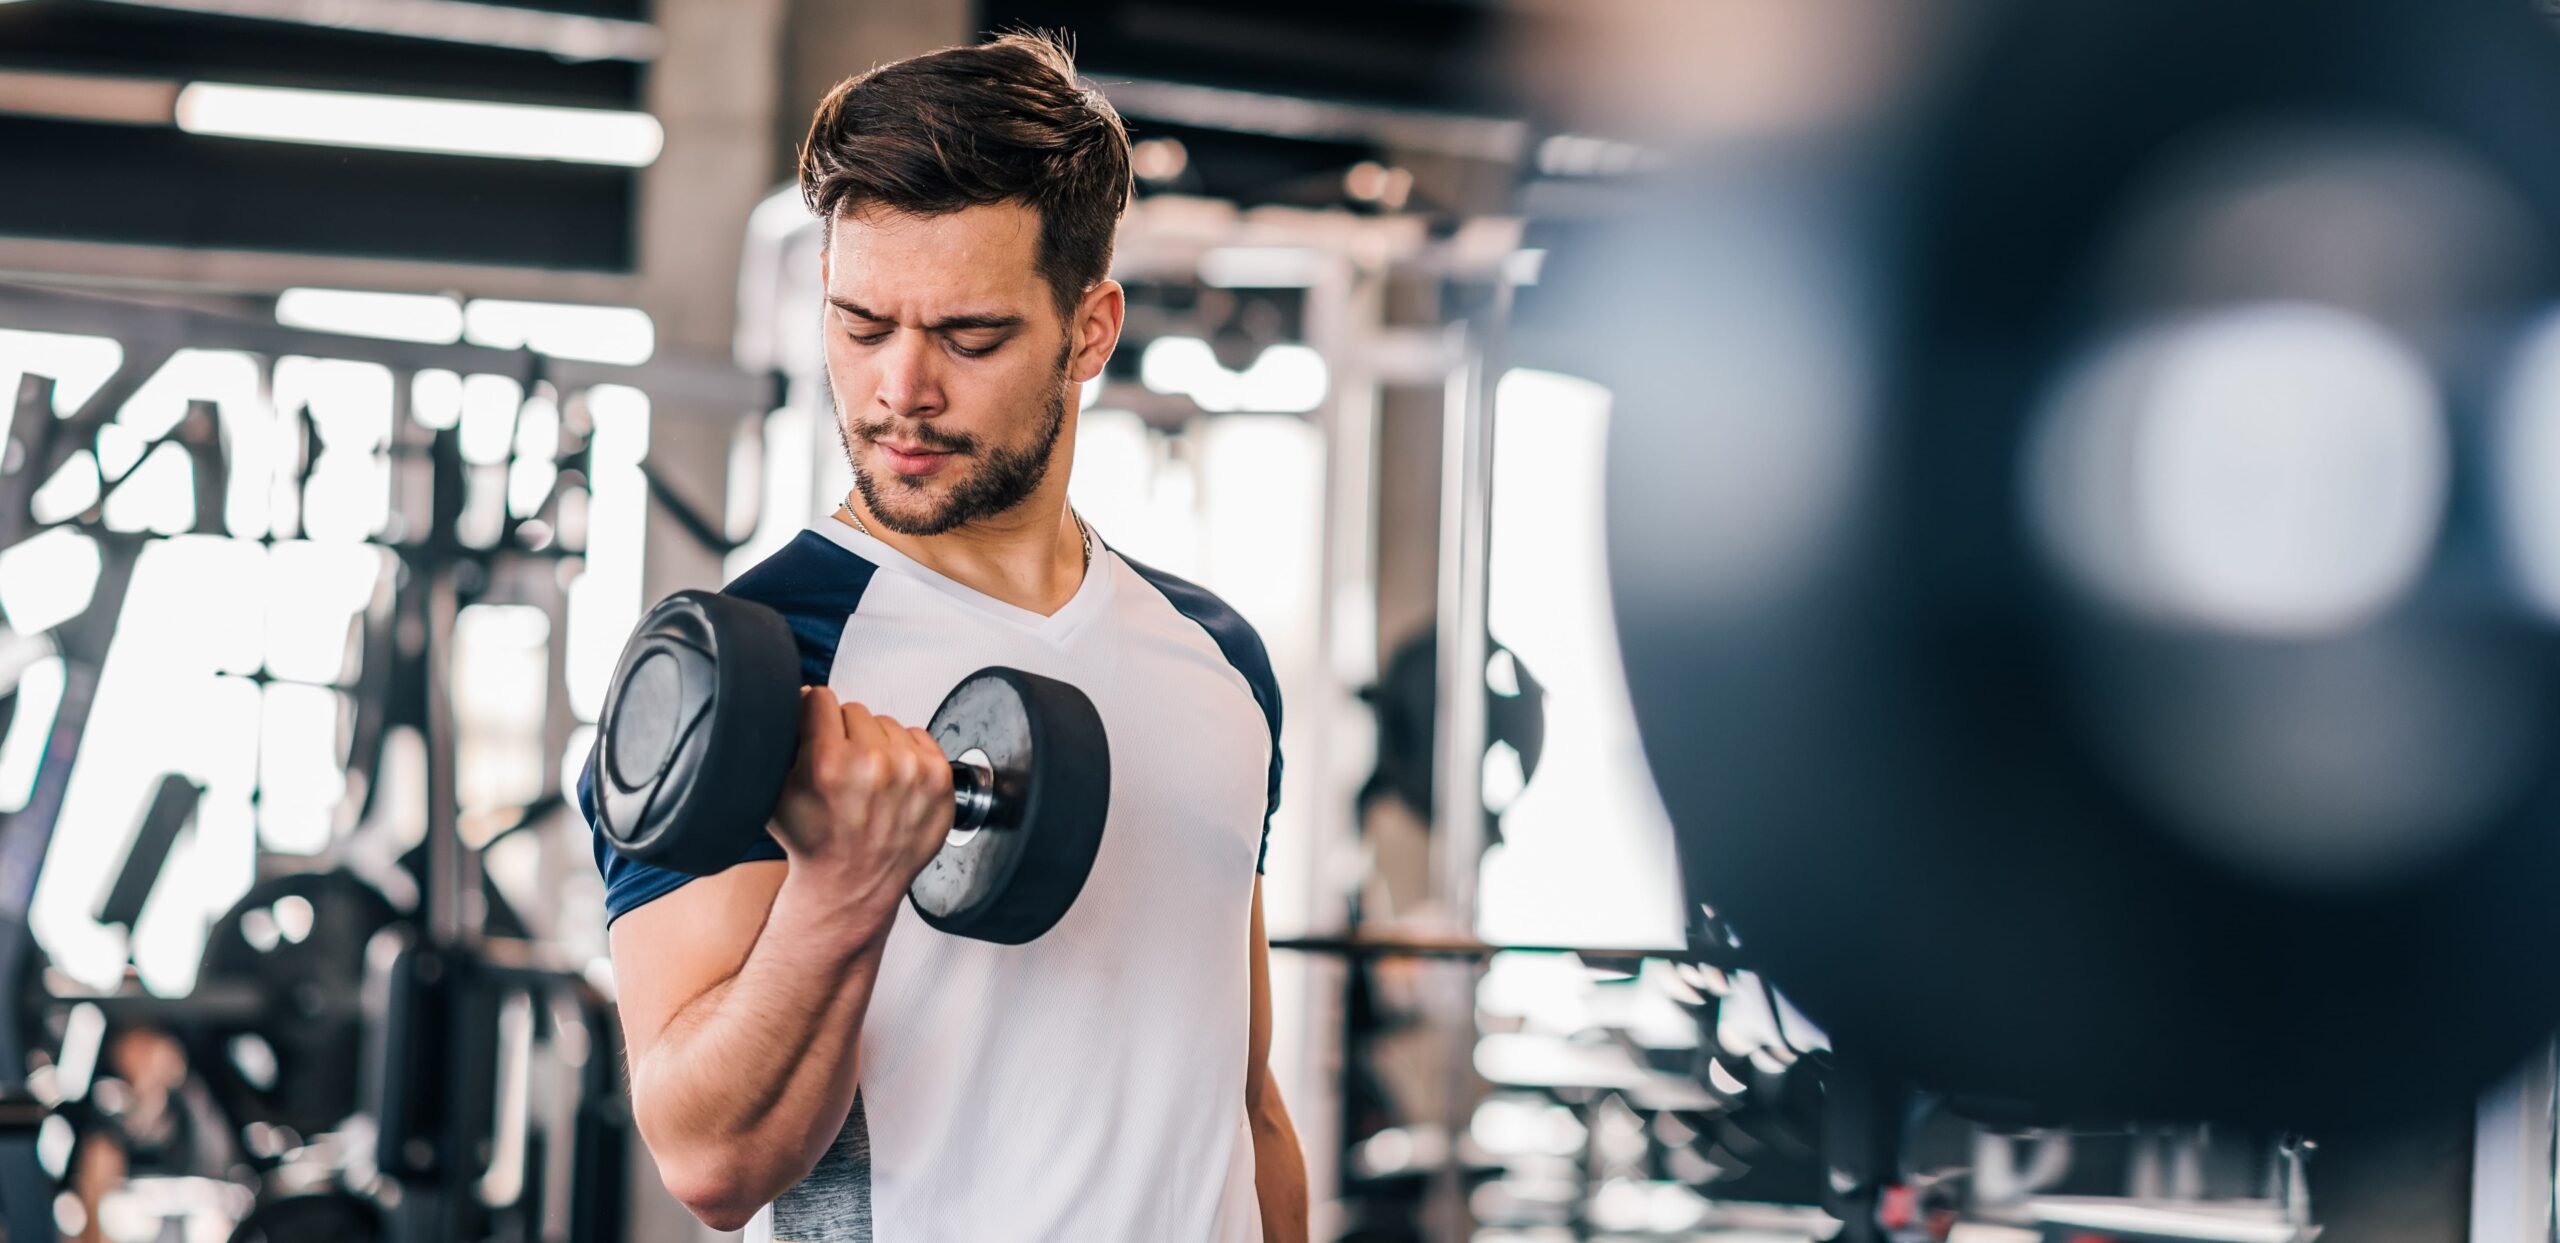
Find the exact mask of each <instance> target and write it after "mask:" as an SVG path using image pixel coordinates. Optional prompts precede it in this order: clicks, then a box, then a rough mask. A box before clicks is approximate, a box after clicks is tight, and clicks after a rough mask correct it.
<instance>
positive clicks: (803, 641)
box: [720, 531, 879, 685]
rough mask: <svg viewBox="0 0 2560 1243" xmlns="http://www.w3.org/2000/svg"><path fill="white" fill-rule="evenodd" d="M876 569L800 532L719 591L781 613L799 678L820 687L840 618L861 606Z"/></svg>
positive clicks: (850, 552) (839, 633)
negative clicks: (796, 648)
mask: <svg viewBox="0 0 2560 1243" xmlns="http://www.w3.org/2000/svg"><path fill="white" fill-rule="evenodd" d="M878 569H879V567H878V566H876V565H873V564H872V563H871V562H870V561H869V560H867V559H866V558H864V557H863V556H862V555H861V554H859V553H856V552H854V551H853V550H852V549H850V548H846V547H845V546H843V545H841V544H838V543H836V542H835V541H833V540H830V539H828V538H827V537H825V536H824V535H821V534H819V533H818V532H816V531H802V532H800V533H799V534H798V535H794V536H792V537H791V542H789V543H787V544H784V545H783V546H782V547H780V548H777V549H775V550H774V551H773V552H772V554H771V555H769V556H767V557H766V558H765V559H764V560H762V561H759V562H757V563H755V564H754V565H753V566H751V567H749V568H748V569H747V571H746V572H745V573H743V574H740V575H739V576H737V577H736V578H734V579H731V580H730V581H729V584H728V585H727V586H725V587H722V588H721V589H720V593H721V594H722V595H726V596H734V597H736V598H738V599H741V600H749V601H753V602H755V603H757V604H761V605H764V606H765V607H766V608H769V609H772V610H773V611H775V612H777V613H780V614H782V619H783V620H784V621H786V622H788V623H790V625H791V633H792V637H793V638H795V639H797V640H798V641H799V644H800V675H801V680H802V681H804V682H806V683H809V684H811V685H823V684H825V682H826V681H827V675H828V672H829V670H830V669H831V668H832V667H833V666H834V663H835V652H836V641H837V639H838V638H839V637H841V636H842V635H843V634H844V624H845V619H846V618H848V617H851V616H852V615H853V614H854V612H855V611H856V610H858V609H860V608H861V607H862V595H863V592H864V591H866V590H868V589H869V588H870V586H871V576H872V574H873V573H874V572H875V571H877V570H878Z"/></svg>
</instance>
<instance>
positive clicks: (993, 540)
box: [835, 487, 1086, 617]
mask: <svg viewBox="0 0 2560 1243" xmlns="http://www.w3.org/2000/svg"><path fill="white" fill-rule="evenodd" d="M857 519H858V521H857ZM835 521H837V522H841V523H844V524H845V525H846V526H849V527H853V528H855V529H857V530H865V531H867V532H868V533H869V534H870V536H871V537H872V538H873V539H876V540H879V541H880V542H881V543H884V544H887V545H888V546H890V547H891V548H894V549H897V550H898V551H899V552H900V553H902V554H904V555H905V556H907V557H908V558H909V559H911V560H913V561H915V562H916V563H917V564H919V565H922V566H924V567H925V568H927V569H930V570H932V571H933V572H935V573H937V574H940V575H942V576H943V577H945V578H948V579H950V580H952V581H953V582H956V583H959V584H960V585H962V586H964V587H967V588H969V589H971V590H973V591H977V592H979V593H981V594H983V595H989V596H993V597H995V598H996V599H998V600H1002V601H1004V602H1005V603H1007V604H1010V605H1013V606H1015V607H1016V608H1022V609H1028V610H1030V611H1031V612H1034V613H1038V614H1040V615H1042V616H1044V617H1045V616H1048V615H1049V614H1052V613H1055V612H1057V611H1058V610H1059V609H1061V608H1064V607H1066V604H1067V601H1069V600H1072V599H1074V598H1075V594H1076V591H1077V589H1079V588H1081V587H1082V586H1083V585H1084V575H1085V568H1086V567H1085V542H1084V541H1085V537H1084V531H1083V528H1082V527H1081V526H1079V525H1078V524H1077V521H1076V518H1075V515H1074V513H1073V512H1072V511H1071V510H1070V509H1069V508H1068V506H1067V500H1066V496H1065V495H1064V489H1051V488H1047V487H1043V488H1041V489H1040V490H1039V491H1037V492H1035V493H1033V494H1032V495H1031V497H1030V498H1029V499H1027V500H1025V501H1024V502H1023V503H1022V504H1020V505H1017V506H1015V507H1014V508H1013V509H1011V510H1008V511H1007V512H1005V513H1003V514H1001V515H998V516H996V517H994V518H989V519H984V520H981V521H978V522H972V523H968V524H966V525H963V526H959V527H954V528H952V529H951V530H949V531H945V532H943V533H941V534H939V535H908V534H905V533H903V532H899V531H893V530H891V529H889V527H888V526H887V525H886V524H884V523H882V522H881V521H880V517H879V515H877V514H875V513H873V512H872V511H871V508H870V507H869V506H868V505H866V504H864V503H863V499H862V490H861V489H859V488H856V489H854V490H853V491H852V492H851V493H850V494H848V495H847V496H846V497H845V499H844V505H843V506H842V507H841V508H839V509H837V510H836V512H835Z"/></svg>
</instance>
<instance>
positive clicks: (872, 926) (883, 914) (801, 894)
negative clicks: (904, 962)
mask: <svg viewBox="0 0 2560 1243" xmlns="http://www.w3.org/2000/svg"><path fill="white" fill-rule="evenodd" d="M876 879H877V878H876V877H844V876H838V875H833V874H831V873H829V872H828V871H827V870H826V869H824V868H819V867H813V866H810V865H807V864H804V863H801V862H799V861H797V860H794V861H792V862H791V863H790V864H789V870H788V871H786V872H784V873H783V877H782V888H781V891H780V892H778V893H776V894H775V895H774V899H773V913H772V915H771V916H770V917H768V919H767V927H773V926H775V925H794V926H793V927H792V928H791V935H792V936H794V937H801V938H809V939H811V940H814V941H815V942H816V943H818V944H824V945H831V946H834V947H836V948H838V949H841V950H843V951H845V952H847V953H851V954H861V953H868V952H874V951H876V950H878V948H879V946H880V944H881V943H882V942H883V941H886V940H887V939H888V937H889V929H890V928H891V927H892V926H894V925H895V924H896V923H897V922H898V904H899V903H900V902H901V901H903V900H905V898H906V895H905V894H904V893H901V892H894V891H888V892H884V891H883V890H882V889H881V887H880V886H879V885H878V884H877V883H876Z"/></svg>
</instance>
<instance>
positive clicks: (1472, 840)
mask: <svg viewBox="0 0 2560 1243" xmlns="http://www.w3.org/2000/svg"><path fill="white" fill-rule="evenodd" d="M1511 293H1512V291H1511V285H1510V282H1508V281H1495V282H1493V284H1492V285H1491V286H1490V287H1487V288H1483V289H1481V290H1479V291H1477V292H1476V295H1475V296H1477V297H1479V298H1481V299H1482V302H1481V304H1480V305H1479V306H1478V307H1477V308H1476V309H1475V311H1474V313H1472V314H1470V315H1468V316H1467V317H1466V319H1465V322H1464V325H1463V327H1462V328H1460V329H1458V331H1462V332H1464V333H1465V334H1466V349H1465V351H1464V353H1463V355H1462V357H1463V358H1464V359H1465V361H1464V363H1463V364H1462V365H1461V366H1460V367H1459V368H1458V370H1457V371H1456V372H1454V373H1452V374H1451V376H1450V377H1449V385H1448V407H1447V416H1446V419H1445V422H1444V424H1443V426H1444V429H1445V430H1444V431H1443V432H1442V434H1441V453H1442V459H1441V460H1442V468H1441V473H1440V570H1439V578H1440V592H1439V644H1440V667H1439V704H1438V708H1439V722H1438V745H1439V749H1440V750H1439V754H1438V755H1437V756H1436V757H1435V762H1434V766H1433V767H1434V788H1436V789H1437V790H1438V791H1439V795H1438V797H1437V798H1436V799H1435V800H1434V803H1435V804H1436V805H1435V806H1434V807H1433V808H1432V836H1433V843H1432V845H1433V850H1434V858H1433V861H1434V864H1435V867H1434V873H1435V875H1434V880H1435V886H1434V888H1435V892H1436V893H1437V895H1438V897H1439V900H1440V903H1441V906H1442V908H1443V909H1444V910H1445V911H1447V913H1448V917H1449V920H1450V922H1451V923H1452V924H1453V925H1454V927H1455V928H1456V929H1457V930H1458V931H1459V932H1461V933H1463V934H1466V935H1473V934H1474V932H1475V926H1476V889H1477V880H1478V874H1479V872H1480V870H1481V868H1482V865H1483V861H1484V847H1485V822H1484V816H1485V813H1484V800H1483V798H1482V796H1481V794H1480V791H1482V790H1483V788H1484V744H1485V732H1486V722H1485V711H1486V707H1485V692H1484V666H1485V659H1486V655H1487V648H1488V646H1489V640H1488V636H1487V634H1486V630H1485V603H1486V598H1487V597H1486V585H1487V578H1488V575H1489V571H1490V569H1491V563H1490V559H1489V556H1488V554H1489V552H1490V549H1491V543H1492V535H1493V445H1494V441H1493V437H1494V427H1493V386H1494V379H1495V377H1496V376H1497V375H1498V374H1499V370H1498V368H1499V366H1500V359H1501V357H1502V353H1503V348H1504V346H1503V333H1504V329H1505V327H1506V325H1507V323H1508V320H1509V318H1510V313H1511ZM1462 969H1463V970H1464V971H1465V972H1466V978H1465V980H1464V981H1463V991H1461V992H1459V993H1458V994H1457V995H1456V996H1453V997H1452V998H1451V999H1450V1002H1449V1013H1448V1014H1447V1015H1446V1016H1445V1022H1446V1026H1447V1031H1446V1032H1445V1036H1446V1038H1447V1045H1446V1048H1445V1052H1444V1053H1443V1055H1442V1056H1443V1065H1442V1071H1443V1073H1444V1074H1445V1075H1446V1077H1447V1085H1446V1088H1445V1091H1444V1095H1443V1098H1442V1104H1443V1106H1444V1111H1443V1115H1442V1118H1441V1124H1442V1126H1443V1127H1444V1128H1445V1130H1444V1132H1443V1133H1444V1134H1445V1135H1447V1136H1448V1139H1449V1142H1450V1143H1451V1144H1452V1145H1455V1144H1456V1143H1457V1142H1458V1137H1460V1136H1462V1135H1464V1134H1466V1131H1467V1126H1468V1123H1469V1121H1470V1120H1471V1119H1472V1117H1473V1115H1474V1105H1475V1100H1476V1098H1477V1096H1478V1095H1479V1094H1480V1085H1479V1084H1478V1082H1477V1080H1476V1074H1475V1044H1476V1035H1477V1033H1476V1024H1475V983H1476V970H1477V968H1476V966H1475V965H1474V964H1473V963H1469V964H1468V965H1467V966H1466V967H1464V968H1462ZM1453 986H1454V984H1453ZM1459 1165H1460V1163H1459V1162H1457V1161H1454V1160H1453V1161H1451V1162H1449V1163H1448V1164H1447V1166H1446V1167H1445V1168H1443V1169H1441V1170H1439V1171H1438V1172H1436V1173H1435V1174H1434V1175H1433V1177H1432V1182H1431V1191H1430V1193H1429V1195H1428V1197H1427V1199H1426V1201H1425V1206H1424V1213H1425V1216H1424V1220H1425V1221H1427V1222H1430V1223H1432V1224H1433V1225H1434V1227H1435V1234H1436V1235H1437V1237H1440V1238H1443V1239H1449V1240H1462V1239H1465V1238H1467V1237H1469V1236H1470V1235H1472V1234H1473V1232H1474V1230H1473V1227H1474V1220H1473V1215H1472V1214H1471V1213H1470V1212H1469V1211H1468V1208H1467V1186H1466V1179H1465V1177H1464V1176H1463V1173H1462V1171H1461V1170H1460V1169H1459Z"/></svg>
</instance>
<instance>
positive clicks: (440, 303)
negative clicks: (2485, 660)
mask: <svg viewBox="0 0 2560 1243" xmlns="http://www.w3.org/2000/svg"><path fill="white" fill-rule="evenodd" d="M276 322H277V323H279V324H283V325H284V326H286V327H288V328H308V329H310V330H311V331H313V332H336V333H343V334H345V335H348V336H353V337H379V338H382V339H384V340H390V341H424V342H428V343H431V344H435V345H450V344H452V343H454V342H456V341H459V340H461V339H462V304H461V303H458V302H455V301H454V300H453V299H451V298H447V297H442V296H440V295H437V294H419V293H370V292H365V291H362V290H355V289H308V288H294V289H288V290H285V291H284V292H283V293H281V294H278V295H276Z"/></svg>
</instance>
